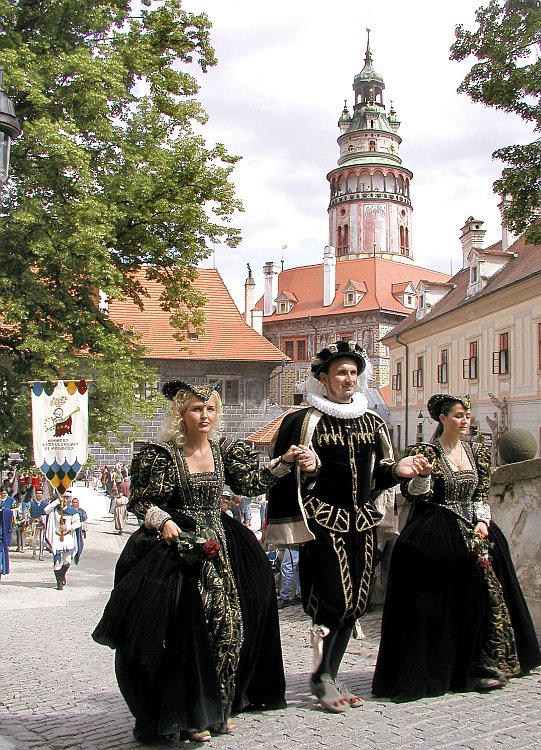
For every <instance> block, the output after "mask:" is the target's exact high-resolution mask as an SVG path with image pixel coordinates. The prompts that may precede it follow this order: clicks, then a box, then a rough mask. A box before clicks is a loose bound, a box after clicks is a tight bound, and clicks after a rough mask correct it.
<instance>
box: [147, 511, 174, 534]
mask: <svg viewBox="0 0 541 750" xmlns="http://www.w3.org/2000/svg"><path fill="white" fill-rule="evenodd" d="M170 518H171V516H170V515H169V513H167V512H166V511H165V510H162V509H161V508H158V506H157V505H151V506H150V508H149V509H148V510H147V512H146V513H145V526H146V527H147V529H149V531H158V532H160V531H161V530H162V526H163V525H164V523H165V522H166V521H169V520H170Z"/></svg>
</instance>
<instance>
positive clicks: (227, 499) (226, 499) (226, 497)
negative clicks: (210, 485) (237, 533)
mask: <svg viewBox="0 0 541 750" xmlns="http://www.w3.org/2000/svg"><path fill="white" fill-rule="evenodd" d="M220 507H221V509H222V513H227V515H228V516H231V518H233V511H232V510H231V493H230V492H228V491H227V490H224V491H223V492H222V499H221V500H220Z"/></svg>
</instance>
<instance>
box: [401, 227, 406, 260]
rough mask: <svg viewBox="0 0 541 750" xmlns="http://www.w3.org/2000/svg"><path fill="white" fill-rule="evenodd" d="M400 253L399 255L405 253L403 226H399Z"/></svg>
mask: <svg viewBox="0 0 541 750" xmlns="http://www.w3.org/2000/svg"><path fill="white" fill-rule="evenodd" d="M400 254H401V255H407V252H406V240H405V237H404V227H403V226H401V227H400Z"/></svg>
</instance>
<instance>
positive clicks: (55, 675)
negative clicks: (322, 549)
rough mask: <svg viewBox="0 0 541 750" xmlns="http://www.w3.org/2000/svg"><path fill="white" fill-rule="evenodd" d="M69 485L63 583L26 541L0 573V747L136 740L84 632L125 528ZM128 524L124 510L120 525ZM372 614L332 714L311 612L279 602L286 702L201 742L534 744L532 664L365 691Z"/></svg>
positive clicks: (109, 674) (452, 747)
mask: <svg viewBox="0 0 541 750" xmlns="http://www.w3.org/2000/svg"><path fill="white" fill-rule="evenodd" d="M74 494H75V495H76V496H78V497H79V498H80V501H81V506H82V507H84V508H85V509H86V510H87V512H88V513H89V516H90V520H89V531H88V536H87V540H86V547H85V551H84V554H83V557H82V560H81V563H80V564H79V566H78V567H76V568H75V567H74V566H72V568H71V569H70V571H69V574H68V585H67V587H66V588H65V589H64V591H61V592H60V591H57V590H56V589H55V583H54V577H53V573H52V561H51V556H50V555H47V556H46V559H45V561H44V562H39V561H38V560H37V559H33V558H32V554H31V552H29V551H27V552H26V553H25V554H24V555H23V554H17V553H15V552H13V553H12V554H11V561H12V572H11V574H10V575H9V576H6V577H4V578H3V579H2V583H1V584H0V612H1V628H0V649H1V653H2V661H1V678H0V679H1V683H0V684H1V688H0V749H1V750H34V749H35V750H38V748H39V750H88V749H89V748H100V750H109V749H111V750H113V748H122V750H124V749H128V748H140V747H141V745H140V744H139V743H137V742H136V741H135V740H134V739H133V736H132V725H133V720H132V717H131V715H130V713H129V711H128V710H127V708H126V706H125V704H124V702H123V700H122V698H121V696H120V694H119V692H118V689H117V686H116V682H115V676H114V668H113V660H114V654H113V652H112V651H110V650H109V649H107V648H105V647H103V646H98V645H97V644H95V643H94V642H93V641H92V639H91V638H90V633H91V632H92V630H93V628H94V627H95V625H96V623H97V622H98V620H99V618H100V616H101V613H102V611H103V608H104V606H105V603H106V601H107V599H108V596H109V592H110V589H111V585H112V578H113V571H114V565H115V562H116V559H117V557H118V555H119V553H120V551H121V549H122V547H123V545H124V544H125V541H126V538H127V535H125V536H122V537H121V536H117V535H116V534H114V533H113V524H112V517H111V516H110V515H109V514H108V503H107V499H106V498H105V496H104V495H103V493H101V492H94V491H93V490H92V489H85V488H83V487H79V486H77V487H76V488H75V492H74ZM136 527H137V526H136V522H135V520H134V519H133V518H132V517H130V522H129V526H128V532H132V531H134V530H135V529H136ZM380 616H381V610H379V609H378V610H376V611H375V612H373V613H371V614H369V615H367V617H366V618H365V619H364V620H363V631H364V635H365V638H363V639H361V640H352V641H351V643H350V645H349V647H348V651H347V654H346V656H345V659H344V662H343V676H344V677H345V678H346V679H347V681H348V683H349V684H350V686H351V687H353V688H355V690H358V691H360V692H362V693H363V694H364V695H365V697H366V703H365V705H364V706H363V707H362V708H359V709H352V710H350V711H348V712H347V713H346V714H340V715H333V714H329V713H326V712H324V711H322V710H320V709H319V708H318V706H317V705H316V703H315V702H314V700H313V698H312V697H311V696H310V694H309V692H308V689H307V685H308V677H309V673H310V665H311V651H310V648H309V643H308V625H309V623H308V620H307V618H306V617H305V616H304V614H303V613H302V610H301V609H300V607H298V606H296V607H288V608H286V609H284V610H281V612H280V623H281V632H282V642H283V649H284V661H285V668H286V676H287V686H288V691H287V700H288V707H287V709H284V710H280V711H270V712H267V713H251V714H244V715H241V716H239V717H237V719H236V725H237V728H236V730H235V732H234V734H232V735H228V736H223V737H218V738H213V740H212V742H211V743H205V746H207V747H208V746H209V744H210V748H216V749H218V748H219V749H221V750H232V749H233V748H235V750H244V749H246V750H248V749H249V750H253V749H254V748H258V747H261V748H265V750H269V749H273V748H276V749H278V748H283V749H284V750H295V749H297V750H315V749H317V748H333V749H334V748H336V750H353V749H354V748H362V749H363V750H364V749H366V750H395V749H396V750H398V749H400V750H402V749H405V748H412V749H413V748H423V749H424V750H436V748H437V749H438V750H458V749H459V748H460V749H461V750H465V749H468V750H489V748H490V749H491V750H493V749H494V748H500V747H501V748H502V749H503V748H505V750H512V749H514V748H540V749H541V675H540V674H539V672H537V673H535V674H532V675H530V676H528V677H525V678H522V679H519V680H514V681H513V682H512V683H511V684H510V685H509V686H507V687H505V688H504V689H503V690H500V691H496V692H493V693H488V694H484V695H481V694H476V693H470V694H464V695H462V694H455V695H449V696H444V697H442V698H431V699H426V700H421V701H417V702H415V703H408V704H393V703H390V702H385V701H382V700H380V699H377V700H376V699H373V698H371V697H370V682H371V677H372V672H373V667H374V663H375V658H376V653H377V647H378V632H379V625H380ZM201 746H202V745H201ZM185 747H186V748H189V747H195V745H194V744H190V743H185Z"/></svg>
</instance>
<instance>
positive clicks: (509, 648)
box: [481, 565, 520, 677]
mask: <svg viewBox="0 0 541 750" xmlns="http://www.w3.org/2000/svg"><path fill="white" fill-rule="evenodd" d="M483 577H484V580H485V583H486V586H487V589H488V594H487V615H486V623H485V633H484V639H483V640H484V643H483V646H482V651H481V661H482V663H483V664H486V665H487V666H489V667H496V669H499V670H500V672H503V674H504V675H505V676H506V677H516V676H517V675H518V674H520V664H519V660H518V654H517V645H516V642H515V633H514V631H513V626H512V625H511V618H510V617H509V610H508V609H507V605H506V603H505V599H504V597H503V591H502V587H501V584H500V582H499V581H498V579H497V577H496V574H495V572H494V570H493V569H492V565H490V566H489V567H488V568H487V570H486V571H484V573H483Z"/></svg>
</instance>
